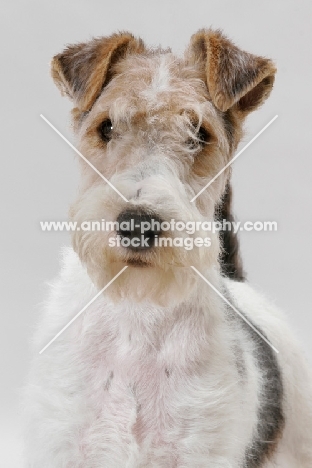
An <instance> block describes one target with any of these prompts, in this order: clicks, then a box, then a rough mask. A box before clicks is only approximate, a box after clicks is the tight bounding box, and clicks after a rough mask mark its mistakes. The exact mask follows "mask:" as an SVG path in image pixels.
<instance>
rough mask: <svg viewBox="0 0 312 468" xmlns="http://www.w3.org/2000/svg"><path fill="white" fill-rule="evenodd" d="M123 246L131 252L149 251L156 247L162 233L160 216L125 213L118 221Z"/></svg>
mask: <svg viewBox="0 0 312 468" xmlns="http://www.w3.org/2000/svg"><path fill="white" fill-rule="evenodd" d="M116 221H117V223H118V229H117V234H118V235H119V236H120V237H121V245H122V246H123V247H126V248H129V249H130V250H134V251H138V250H147V249H151V248H152V247H154V245H155V240H156V238H157V236H158V235H159V234H160V232H161V223H162V220H161V219H160V217H159V216H157V215H153V214H150V213H146V212H133V211H124V212H122V213H120V215H119V216H118V217H117V219H116Z"/></svg>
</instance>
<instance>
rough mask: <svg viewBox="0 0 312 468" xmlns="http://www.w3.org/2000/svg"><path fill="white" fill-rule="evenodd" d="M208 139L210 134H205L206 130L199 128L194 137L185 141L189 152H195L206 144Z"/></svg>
mask: <svg viewBox="0 0 312 468" xmlns="http://www.w3.org/2000/svg"><path fill="white" fill-rule="evenodd" d="M210 138H211V137H210V134H209V133H208V132H207V130H206V129H205V128H204V127H200V128H199V130H198V131H197V133H196V134H195V135H194V138H190V139H188V140H187V145H188V146H189V147H190V149H191V150H196V149H199V148H200V147H201V146H203V145H205V144H206V143H208V142H209V141H210Z"/></svg>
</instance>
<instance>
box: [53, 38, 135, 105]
mask: <svg viewBox="0 0 312 468" xmlns="http://www.w3.org/2000/svg"><path fill="white" fill-rule="evenodd" d="M143 51H144V44H143V42H142V41H141V39H136V38H135V37H134V36H132V34H130V33H120V34H113V35H112V36H110V37H101V38H96V39H93V40H92V41H90V42H87V43H80V44H74V45H69V46H68V47H67V48H66V49H65V50H64V51H63V52H62V53H61V54H58V55H56V56H55V57H53V59H52V64H51V74H52V78H53V80H54V82H55V83H56V85H57V87H58V88H59V89H60V91H61V93H62V94H66V95H68V96H69V97H70V98H71V99H72V100H74V101H75V104H76V105H77V106H78V108H79V109H80V110H81V111H82V112H85V111H88V110H90V108H91V107H92V105H93V104H94V102H95V100H96V99H97V98H98V97H99V95H100V94H101V91H102V89H103V88H104V86H105V85H106V84H107V83H108V82H109V80H110V79H111V78H112V76H111V73H110V71H111V68H112V66H113V65H114V64H115V63H116V62H117V61H119V60H120V59H121V58H123V57H124V56H125V55H126V54H128V53H142V52H143Z"/></svg>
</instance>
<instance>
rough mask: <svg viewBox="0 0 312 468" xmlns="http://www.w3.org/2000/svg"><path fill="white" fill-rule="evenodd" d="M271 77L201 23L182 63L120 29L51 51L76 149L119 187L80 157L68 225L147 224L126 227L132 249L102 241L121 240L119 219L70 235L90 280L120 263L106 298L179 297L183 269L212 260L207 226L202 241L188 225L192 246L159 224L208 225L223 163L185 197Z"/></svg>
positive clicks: (230, 141) (236, 134) (186, 278)
mask: <svg viewBox="0 0 312 468" xmlns="http://www.w3.org/2000/svg"><path fill="white" fill-rule="evenodd" d="M274 73H275V69H274V67H273V65H272V63H271V62H270V61H269V60H266V59H263V58H261V57H255V56H253V55H251V54H247V53H246V52H242V51H240V50H239V49H238V48H237V47H235V46H234V45H233V44H232V43H231V42H229V41H228V40H227V39H226V38H225V37H224V36H222V35H221V33H219V32H212V31H199V32H198V33H197V34H195V35H194V36H193V38H192V39H191V43H190V45H189V47H188V49H187V51H186V53H185V56H184V58H183V59H179V58H177V57H175V56H174V55H173V54H172V53H171V52H170V51H163V50H152V51H151V50H147V49H146V47H145V46H144V44H143V43H142V41H141V40H137V39H135V38H134V37H133V36H131V35H130V34H126V33H124V34H118V35H113V36H111V37H109V38H101V39H95V40H93V41H91V42H90V43H87V44H78V45H76V46H70V47H68V48H67V49H66V50H65V51H64V52H63V53H62V54H60V55H58V56H56V57H55V58H54V60H53V62H52V75H53V78H54V80H55V82H56V84H57V85H58V86H59V87H60V89H61V91H62V92H65V93H66V94H68V95H69V96H70V97H71V98H72V99H73V100H74V103H75V108H74V110H73V120H74V128H75V131H76V135H77V146H78V148H79V150H80V151H81V153H82V154H83V155H84V156H85V157H86V158H87V159H88V160H89V161H90V162H91V163H92V165H93V166H95V167H96V168H97V170H98V171H99V172H100V173H101V174H103V176H105V178H106V179H108V180H109V181H110V182H111V184H112V185H113V186H114V187H115V188H116V189H117V190H118V191H119V192H120V193H121V194H122V195H123V197H121V196H120V195H119V194H118V193H117V192H116V191H114V190H113V189H112V188H111V186H110V185H108V184H105V182H104V181H103V180H102V179H101V178H100V177H99V176H98V174H97V173H96V172H94V170H93V169H92V168H90V167H89V166H87V165H86V164H85V163H83V166H82V184H81V191H80V194H79V197H78V199H77V200H76V202H75V203H74V204H73V206H72V208H71V211H70V214H71V218H72V219H73V220H74V221H77V222H78V225H81V223H83V222H86V221H90V222H92V221H99V220H102V219H105V221H113V222H118V226H120V224H121V223H124V224H127V223H130V222H131V220H133V221H134V224H133V225H134V226H140V228H142V224H143V223H145V224H144V226H146V225H147V224H148V223H150V224H151V223H152V221H154V227H151V228H150V229H147V231H145V232H144V234H143V233H142V229H138V227H136V228H135V229H137V231H138V232H137V234H138V236H139V238H141V244H140V245H139V246H138V245H136V246H134V245H133V244H129V245H128V246H125V245H120V244H118V243H116V242H115V243H114V242H112V240H113V239H116V238H117V237H119V238H121V239H127V240H128V241H129V242H131V241H132V240H133V238H134V234H133V232H132V233H131V232H129V229H128V228H127V227H126V228H125V229H124V230H121V229H120V228H119V227H117V228H116V229H111V230H109V231H107V230H106V231H101V232H96V231H93V232H90V231H89V232H86V231H82V230H80V231H76V232H75V233H74V236H73V246H74V249H75V250H76V252H77V253H78V255H79V257H80V259H81V261H82V262H83V263H84V264H85V265H86V267H87V269H88V273H89V275H90V277H91V278H92V280H93V281H94V282H95V284H96V285H97V286H98V287H100V288H102V287H104V286H105V284H107V282H108V281H110V280H111V279H112V278H113V277H114V276H115V275H116V274H117V273H118V271H120V269H121V268H122V267H123V266H124V265H128V266H129V268H128V269H127V270H126V271H125V272H124V273H123V275H122V276H121V277H120V278H118V279H117V280H116V281H115V282H114V283H113V284H112V285H111V286H110V288H109V290H108V292H109V294H110V295H111V297H112V298H113V299H115V300H119V299H122V298H123V297H127V298H128V299H129V298H132V299H133V300H135V301H138V300H142V299H143V298H145V299H148V300H149V301H151V300H152V301H154V302H157V303H160V304H168V303H176V302H180V301H181V300H183V299H184V298H185V297H187V296H188V295H189V294H190V293H191V291H192V288H193V287H194V283H195V278H194V275H193V273H192V270H191V268H189V267H190V266H191V265H194V266H196V267H197V268H201V267H202V266H203V265H205V266H207V265H208V266H211V267H217V266H218V254H219V241H218V237H217V236H216V235H215V234H213V233H212V232H210V233H209V239H210V242H209V245H204V244H205V239H206V236H207V233H206V232H204V231H203V230H202V229H200V228H199V229H197V230H196V232H194V233H193V234H192V235H191V238H195V237H196V238H199V239H202V241H203V242H202V243H201V242H197V245H198V246H197V245H195V246H193V248H192V249H186V248H185V243H184V242H185V241H184V240H185V239H186V237H187V238H189V237H190V235H189V234H187V233H186V232H185V231H184V232H181V231H177V229H176V226H173V225H172V224H171V225H170V229H169V230H167V231H166V232H164V229H163V227H164V226H165V225H166V226H167V225H168V224H170V223H171V221H172V220H175V221H179V222H182V223H184V224H185V225H186V224H187V223H190V222H193V223H196V222H197V223H198V222H203V221H207V220H210V221H213V218H214V212H215V207H216V205H217V204H218V203H219V202H220V199H221V197H222V194H223V192H224V189H225V186H226V183H227V179H228V177H229V172H228V170H226V171H224V172H223V173H222V174H221V175H220V176H219V177H218V178H217V179H216V180H215V181H214V183H213V184H211V185H210V186H209V187H208V188H207V189H206V190H205V191H204V192H203V193H202V194H201V195H200V196H199V197H198V198H196V200H195V201H194V202H191V199H192V198H193V197H195V196H196V195H197V193H198V192H199V191H200V190H201V189H202V188H203V187H204V186H205V185H206V184H207V182H209V180H210V179H211V178H212V177H214V176H215V175H216V174H218V173H219V171H221V170H222V169H223V167H224V166H225V165H226V163H227V162H228V161H229V159H230V157H231V155H232V153H233V151H234V150H235V148H236V146H237V144H238V142H239V139H240V137H241V133H242V123H243V120H244V118H245V116H246V115H247V114H248V113H249V112H250V111H251V110H253V109H255V108H256V107H258V106H259V105H260V104H261V103H262V102H263V100H264V99H265V98H266V97H267V95H268V94H269V92H270V90H271V87H272V85H273V78H274ZM125 198H126V199H127V201H125ZM157 223H158V224H157ZM155 226H156V227H155ZM159 226H160V227H159ZM197 226H200V224H198V225H197ZM135 229H134V230H135ZM142 234H143V237H141V235H142ZM116 236H117V237H116ZM164 236H165V237H166V238H170V239H171V240H173V239H176V238H177V237H179V238H180V239H182V241H181V242H182V244H183V245H178V243H177V244H175V245H174V244H173V243H171V244H170V243H169V245H168V244H167V246H166V247H164V246H163V247H159V245H158V239H160V238H161V237H164ZM146 239H148V242H147V243H146ZM163 245H164V244H163Z"/></svg>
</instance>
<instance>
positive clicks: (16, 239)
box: [0, 0, 312, 468]
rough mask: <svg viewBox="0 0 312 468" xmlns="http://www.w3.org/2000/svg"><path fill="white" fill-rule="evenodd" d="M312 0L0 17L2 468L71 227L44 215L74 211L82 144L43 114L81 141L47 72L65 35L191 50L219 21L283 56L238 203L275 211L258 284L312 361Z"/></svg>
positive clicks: (74, 5) (160, 2) (87, 4)
mask: <svg viewBox="0 0 312 468" xmlns="http://www.w3.org/2000/svg"><path fill="white" fill-rule="evenodd" d="M311 5H312V3H311V2H310V1H309V0H306V1H299V2H298V1H295V0H288V1H286V0H274V1H273V0H262V1H261V2H253V1H250V0H249V1H248V0H240V1H235V2H234V1H231V0H228V1H226V0H212V1H208V0H191V1H178V0H171V1H170V2H169V1H168V0H167V1H165V0H157V1H147V0H132V1H129V0H117V1H116V0H115V1H107V0H102V1H96V0H89V1H87V0H85V1H82V0H69V1H64V0H62V1H61V0H54V1H49V2H48V1H43V0H28V1H22V0H15V1H12V2H10V1H8V0H6V2H5V3H4V2H2V15H1V23H2V24H1V25H0V26H1V27H0V34H1V48H2V59H1V80H2V83H1V84H2V86H1V93H0V95H1V146H2V158H1V180H2V181H1V184H0V190H1V197H0V200H1V204H2V215H1V230H0V235H1V248H2V254H1V271H2V278H1V286H2V293H1V301H2V304H3V305H2V311H1V319H0V320H1V324H0V333H1V341H0V346H1V353H0V356H1V400H0V412H1V417H0V445H1V447H0V466H3V467H4V466H5V467H6V468H10V467H18V466H20V464H19V462H18V457H19V445H18V438H17V435H16V434H17V431H18V419H17V400H18V389H19V388H20V387H21V385H22V383H23V381H24V379H25V376H26V373H27V369H28V363H29V344H28V342H29V339H30V336H31V333H32V327H33V325H34V323H35V318H36V316H37V314H38V312H39V310H40V302H41V301H42V300H43V299H44V297H45V286H44V283H45V282H46V281H48V280H49V279H51V278H53V277H54V276H55V275H56V273H57V271H58V256H59V250H60V247H61V246H62V245H64V244H68V243H69V235H68V234H65V233H49V234H48V233H43V232H41V231H40V227H39V221H40V220H62V219H66V216H67V209H68V206H69V203H70V202H71V200H72V199H73V198H74V196H75V192H76V187H77V167H76V166H77V164H76V162H75V161H74V159H75V158H74V155H73V152H72V151H71V150H70V149H69V147H68V146H67V145H66V144H65V143H64V142H63V141H62V140H61V139H60V138H59V136H57V135H56V134H55V133H54V132H53V131H52V130H51V129H50V128H49V127H48V126H47V124H46V123H45V122H43V121H42V120H41V118H40V117H39V114H40V113H43V114H44V115H45V116H46V117H47V118H48V119H50V120H51V121H52V123H54V124H55V125H56V126H57V128H59V129H60V131H62V132H63V133H64V134H65V135H66V136H67V137H68V138H69V139H70V140H71V141H73V137H72V135H71V131H70V126H69V110H70V103H69V102H68V101H67V100H66V99H65V98H63V99H62V98H61V97H60V95H59V93H58V91H57V89H56V88H55V87H54V85H53V83H52V80H51V79H50V76H49V61H50V59H51V57H52V56H53V55H54V54H56V53H58V52H60V51H61V50H62V48H63V47H64V45H65V44H66V43H73V42H76V41H83V40H87V39H89V38H91V37H92V36H97V35H108V34H110V33H112V32H115V31H117V30H129V31H131V32H133V33H134V34H136V35H139V36H141V37H142V38H143V39H144V40H145V41H146V43H147V44H149V45H152V46H157V45H159V44H161V45H163V46H171V47H172V48H173V50H174V51H175V52H182V51H183V49H184V48H185V46H186V45H187V43H188V40H189V37H190V36H191V34H193V33H194V32H195V31H196V30H197V29H199V28H201V27H209V26H213V27H215V28H221V29H223V30H224V31H225V32H226V34H228V35H229V36H230V37H231V38H232V39H233V40H235V42H236V43H237V44H238V45H239V46H240V47H242V48H245V49H246V50H248V51H250V52H253V53H256V54H257V53H258V54H262V55H267V56H268V57H271V58H273V59H274V60H275V61H276V63H277V65H278V70H279V71H278V75H277V80H276V85H275V89H274V91H273V93H272V95H271V98H270V100H269V101H268V102H267V103H266V104H265V105H264V106H263V107H262V108H261V109H260V110H259V111H258V112H256V113H255V114H254V115H251V116H250V118H249V120H248V122H247V133H246V136H245V139H244V142H243V144H245V143H247V142H248V141H249V139H251V138H252V137H253V136H254V135H255V134H256V133H257V132H258V131H259V130H260V129H261V128H262V127H263V126H264V125H265V124H266V123H267V122H268V121H269V120H270V119H271V118H272V117H274V115H275V114H278V115H279V118H278V119H277V121H275V122H274V123H273V124H272V126H271V127H270V128H269V129H268V130H267V131H266V132H265V133H264V134H263V135H262V136H261V137H260V138H259V139H258V140H257V141H256V142H255V143H253V145H252V146H251V147H250V148H249V149H248V150H247V151H246V152H245V153H244V154H243V155H242V156H240V158H239V159H238V160H237V161H236V162H235V164H234V167H233V181H234V192H235V212H236V215H237V218H238V219H241V220H276V221H277V222H278V225H279V229H278V232H276V233H257V232H254V233H244V234H242V235H241V245H242V251H243V258H244V264H245V269H246V270H247V272H248V277H249V279H250V281H251V282H252V283H253V284H254V285H255V286H257V287H258V289H260V290H263V291H265V292H266V294H267V295H268V296H269V297H271V299H272V300H273V301H274V302H275V303H276V304H277V305H278V306H280V307H281V308H283V309H284V310H285V312H286V313H287V315H288V316H289V320H290V322H291V324H292V328H293V329H294V332H295V333H296V334H297V336H298V338H299V340H300V341H301V342H302V346H303V348H304V349H305V352H306V353H307V355H308V358H309V359H310V361H312V359H311V357H312V344H311V342H310V333H311V331H310V330H311V320H312V319H311V294H310V289H311V283H310V281H311V275H310V271H311V260H312V258H311V247H310V237H311V228H312V226H311V215H310V207H311V189H310V180H311V149H310V147H311V104H312V103H311V99H312V98H311V96H312V93H311V83H312V67H311V44H312V37H311V36H312V32H311V31H312V28H311V13H312V11H311V10H312V7H311Z"/></svg>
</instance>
